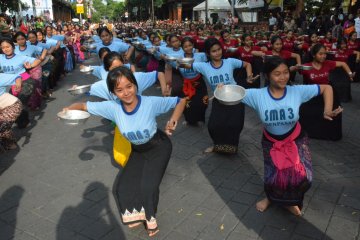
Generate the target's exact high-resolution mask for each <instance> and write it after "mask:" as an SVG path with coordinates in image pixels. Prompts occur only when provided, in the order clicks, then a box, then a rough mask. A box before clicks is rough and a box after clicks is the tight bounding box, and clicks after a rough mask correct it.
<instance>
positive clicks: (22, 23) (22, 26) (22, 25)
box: [19, 20, 29, 34]
mask: <svg viewBox="0 0 360 240" xmlns="http://www.w3.org/2000/svg"><path fill="white" fill-rule="evenodd" d="M19 27H20V31H21V32H23V33H25V34H28V30H29V29H28V28H27V27H26V26H25V24H24V21H23V20H20V23H19Z"/></svg>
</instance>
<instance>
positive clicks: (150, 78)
mask: <svg viewBox="0 0 360 240" xmlns="http://www.w3.org/2000/svg"><path fill="white" fill-rule="evenodd" d="M134 76H135V79H136V82H137V84H138V91H137V94H138V95H141V94H142V92H143V91H145V90H146V89H147V88H149V87H151V86H152V85H153V84H154V83H155V82H156V79H157V77H158V72H157V71H152V72H148V73H147V72H135V73H134ZM89 94H90V95H91V96H97V97H100V98H103V99H106V100H116V99H117V97H116V96H115V95H114V94H113V93H111V92H110V91H109V89H108V87H107V83H106V78H105V80H101V81H98V82H96V83H94V84H93V85H91V88H90V92H89Z"/></svg>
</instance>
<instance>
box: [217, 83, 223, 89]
mask: <svg viewBox="0 0 360 240" xmlns="http://www.w3.org/2000/svg"><path fill="white" fill-rule="evenodd" d="M223 86H224V84H223V83H219V84H218V85H216V88H222V87H223Z"/></svg>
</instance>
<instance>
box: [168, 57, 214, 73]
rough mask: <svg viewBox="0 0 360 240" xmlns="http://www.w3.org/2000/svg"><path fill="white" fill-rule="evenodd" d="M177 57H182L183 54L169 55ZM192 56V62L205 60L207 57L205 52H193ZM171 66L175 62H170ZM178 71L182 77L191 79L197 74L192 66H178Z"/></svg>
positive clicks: (174, 65)
mask: <svg viewBox="0 0 360 240" xmlns="http://www.w3.org/2000/svg"><path fill="white" fill-rule="evenodd" d="M171 56H174V57H177V58H184V57H185V54H182V55H171ZM193 58H194V59H195V61H194V62H206V61H207V57H206V54H205V53H194V54H193ZM170 65H171V66H172V67H176V62H170ZM179 71H180V73H181V75H182V77H183V78H187V79H193V78H195V77H197V76H198V75H199V72H197V71H195V70H194V69H193V68H190V69H189V68H179Z"/></svg>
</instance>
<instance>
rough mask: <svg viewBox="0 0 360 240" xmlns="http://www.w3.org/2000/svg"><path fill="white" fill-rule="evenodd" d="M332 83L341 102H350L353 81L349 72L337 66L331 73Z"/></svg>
mask: <svg viewBox="0 0 360 240" xmlns="http://www.w3.org/2000/svg"><path fill="white" fill-rule="evenodd" d="M329 80H330V84H331V85H332V87H333V89H334V91H335V92H336V94H337V96H338V97H339V100H340V102H350V101H351V99H352V97H351V81H350V78H349V76H348V75H347V73H346V72H345V71H344V69H342V68H335V69H334V70H332V71H331V73H330V75H329Z"/></svg>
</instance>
